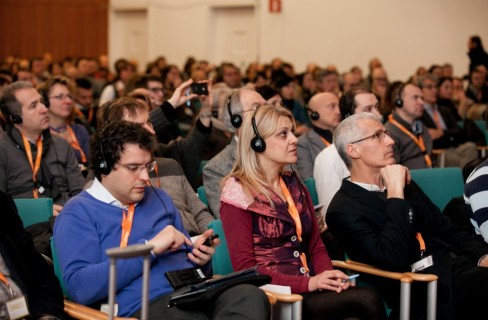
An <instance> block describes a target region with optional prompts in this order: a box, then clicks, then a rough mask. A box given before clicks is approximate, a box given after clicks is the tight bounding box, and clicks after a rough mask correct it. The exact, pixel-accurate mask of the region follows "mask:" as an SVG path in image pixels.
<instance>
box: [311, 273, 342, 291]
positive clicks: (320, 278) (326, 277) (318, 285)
mask: <svg viewBox="0 0 488 320" xmlns="http://www.w3.org/2000/svg"><path fill="white" fill-rule="evenodd" d="M350 286H351V282H350V281H349V277H348V276H347V275H346V274H345V273H344V272H342V271H340V270H326V271H324V272H322V273H321V274H318V275H316V276H313V277H311V278H310V280H309V282H308V291H310V292H312V291H316V290H331V291H335V292H337V293H340V292H341V291H342V290H347V289H348V288H349V287H350Z"/></svg>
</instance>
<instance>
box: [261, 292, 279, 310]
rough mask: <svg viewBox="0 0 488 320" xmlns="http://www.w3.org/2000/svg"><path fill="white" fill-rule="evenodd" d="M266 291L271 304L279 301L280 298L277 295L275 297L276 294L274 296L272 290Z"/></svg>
mask: <svg viewBox="0 0 488 320" xmlns="http://www.w3.org/2000/svg"><path fill="white" fill-rule="evenodd" d="M263 291H264V290H263ZM264 293H265V294H266V296H267V297H268V300H269V304H270V305H272V306H274V305H276V302H277V301H278V300H277V299H276V297H275V296H273V295H272V294H271V293H270V292H266V291H264Z"/></svg>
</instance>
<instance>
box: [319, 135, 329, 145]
mask: <svg viewBox="0 0 488 320" xmlns="http://www.w3.org/2000/svg"><path fill="white" fill-rule="evenodd" d="M320 139H321V140H322V142H323V143H324V144H325V146H326V147H328V146H330V142H329V141H327V140H326V139H325V138H324V137H320Z"/></svg>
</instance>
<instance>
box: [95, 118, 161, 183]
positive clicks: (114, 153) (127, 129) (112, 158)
mask: <svg viewBox="0 0 488 320" xmlns="http://www.w3.org/2000/svg"><path fill="white" fill-rule="evenodd" d="M126 144H136V145H138V146H139V147H140V148H141V149H143V150H146V151H148V152H150V153H151V154H152V153H153V151H154V146H155V141H154V137H153V136H152V135H151V133H150V132H149V131H147V130H146V129H144V128H143V127H142V125H141V124H138V123H132V122H127V121H114V122H111V123H109V124H107V125H106V126H105V128H103V130H101V131H99V132H97V133H96V134H94V135H93V137H92V139H91V142H90V163H91V164H92V169H93V172H94V173H95V176H96V177H97V179H99V180H100V179H101V177H102V172H103V171H104V170H103V169H101V168H100V163H101V162H102V161H105V162H106V164H107V167H108V168H109V172H110V170H111V169H112V166H113V165H114V164H115V163H117V162H118V161H119V160H120V155H121V153H122V152H123V151H124V148H125V145H126Z"/></svg>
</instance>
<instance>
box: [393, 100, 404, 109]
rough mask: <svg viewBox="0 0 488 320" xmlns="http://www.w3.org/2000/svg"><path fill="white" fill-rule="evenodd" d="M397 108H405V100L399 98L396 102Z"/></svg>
mask: <svg viewBox="0 0 488 320" xmlns="http://www.w3.org/2000/svg"><path fill="white" fill-rule="evenodd" d="M395 106H396V107H397V108H401V107H403V99H402V98H398V99H396V100H395Z"/></svg>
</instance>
